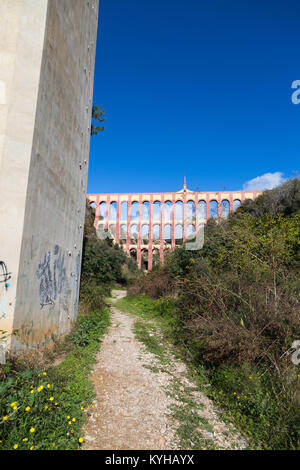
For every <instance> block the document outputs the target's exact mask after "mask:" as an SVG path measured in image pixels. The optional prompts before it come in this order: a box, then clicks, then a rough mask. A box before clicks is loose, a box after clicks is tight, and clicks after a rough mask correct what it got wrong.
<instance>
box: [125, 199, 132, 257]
mask: <svg viewBox="0 0 300 470" xmlns="http://www.w3.org/2000/svg"><path fill="white" fill-rule="evenodd" d="M130 224H131V194H129V195H128V212H127V240H126V252H127V254H128V255H129V253H130Z"/></svg>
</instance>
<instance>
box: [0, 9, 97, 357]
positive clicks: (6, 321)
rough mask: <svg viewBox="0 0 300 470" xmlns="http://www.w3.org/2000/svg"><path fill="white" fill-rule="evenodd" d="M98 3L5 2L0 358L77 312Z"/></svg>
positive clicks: (38, 342)
mask: <svg viewBox="0 0 300 470" xmlns="http://www.w3.org/2000/svg"><path fill="white" fill-rule="evenodd" d="M98 6H99V3H98V0H96V2H95V4H94V5H93V8H92V5H91V2H90V3H88V2H85V1H77V2H74V1H73V0H64V1H61V0H51V1H50V0H38V1H37V0H1V1H0V63H1V67H0V88H1V89H2V93H1V97H0V221H1V231H0V250H2V252H1V253H0V260H1V261H3V262H4V263H5V265H6V266H7V269H8V272H10V273H11V274H10V275H11V279H10V280H9V286H5V284H4V283H1V286H0V305H1V313H0V317H1V319H0V329H1V330H5V331H6V332H7V334H8V339H7V341H5V343H3V344H2V345H1V346H3V348H2V351H0V356H1V357H0V362H3V361H4V360H5V357H4V356H5V353H4V350H5V349H6V348H10V349H11V350H12V351H13V352H15V351H18V350H21V349H26V348H27V347H33V348H37V347H41V346H43V345H45V344H47V343H51V341H52V338H53V337H58V336H61V335H63V334H65V333H67V332H68V331H70V329H71V325H72V323H73V322H74V321H75V319H76V315H77V305H78V290H79V282H80V267H81V256H82V237H83V225H84V216H85V205H86V184H87V173H88V160H89V142H90V121H91V119H90V118H91V112H92V92H93V75H94V60H95V49H96V38H97V25H98ZM85 67H86V70H85ZM6 284H7V283H6ZM15 331H17V332H18V334H16V335H11V333H12V332H15Z"/></svg>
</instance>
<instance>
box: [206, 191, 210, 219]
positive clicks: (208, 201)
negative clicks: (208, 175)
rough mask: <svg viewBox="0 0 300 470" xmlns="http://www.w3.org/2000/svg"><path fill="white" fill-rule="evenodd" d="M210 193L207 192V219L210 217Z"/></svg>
mask: <svg viewBox="0 0 300 470" xmlns="http://www.w3.org/2000/svg"><path fill="white" fill-rule="evenodd" d="M209 203H210V200H209V193H206V221H208V219H209Z"/></svg>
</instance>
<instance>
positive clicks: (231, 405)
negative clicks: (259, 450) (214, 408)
mask: <svg viewBox="0 0 300 470" xmlns="http://www.w3.org/2000/svg"><path fill="white" fill-rule="evenodd" d="M299 240H300V182H299V180H298V179H295V180H291V181H288V182H287V183H285V184H284V185H282V186H281V187H279V188H276V189H273V190H272V191H265V192H264V193H263V194H262V195H261V196H260V197H259V198H257V199H256V200H255V201H253V202H251V201H250V202H249V201H247V202H245V203H244V204H243V205H242V206H241V207H240V208H239V209H238V210H237V211H236V212H235V213H233V214H230V216H229V217H228V219H227V220H209V221H208V223H207V226H206V228H205V243H204V247H203V248H202V249H201V250H199V251H188V250H186V249H185V247H183V248H180V249H176V250H175V251H174V252H173V253H172V254H171V255H170V256H168V258H167V259H166V262H165V264H164V266H163V267H159V268H158V269H157V270H156V271H155V272H153V273H149V274H148V276H146V277H144V278H143V277H140V278H139V280H138V283H137V285H136V286H133V287H132V288H131V293H132V294H137V293H141V292H145V293H146V294H147V295H149V296H150V297H152V298H155V299H157V298H160V297H161V296H162V295H163V296H164V295H172V297H173V299H174V311H175V312H176V314H177V319H178V324H179V326H180V328H176V340H177V341H178V342H180V343H181V344H184V346H185V348H187V349H188V350H189V353H190V354H191V357H193V360H194V363H195V364H196V365H197V364H202V365H203V364H204V365H205V367H206V368H207V370H208V373H209V375H210V378H211V379H212V381H213V384H214V385H215V393H216V395H217V397H218V400H219V401H220V402H221V403H222V404H223V405H224V406H226V408H228V410H229V411H230V413H231V414H233V415H234V416H235V418H237V420H238V422H239V424H240V426H241V427H242V428H247V429H248V430H249V433H250V434H251V435H253V436H254V435H255V436H256V437H255V438H256V440H257V442H258V441H259V440H261V442H262V444H263V446H265V447H266V448H296V447H298V446H299V434H298V433H299V427H298V425H297V422H298V423H299V422H300V416H299V396H300V395H299V383H300V382H299V376H300V374H299V366H298V367H297V366H296V365H294V364H293V363H292V361H291V345H292V343H293V341H295V340H298V339H299V338H300V303H299V298H300V275H299V272H300V269H299V268H300V242H299ZM161 285H163V286H167V287H169V291H168V289H166V290H163V289H161V287H160V286H161ZM226 368H227V369H226ZM244 368H248V370H249V371H250V372H249V375H250V376H257V377H262V379H261V381H259V386H258V388H256V389H255V390H256V391H255V392H253V393H252V392H251V390H250V389H249V386H250V385H251V383H250V382H249V380H248V379H247V380H246V376H244V375H243V374H242V373H241V371H242V370H244ZM224 370H227V373H228V378H229V377H230V378H231V380H232V381H233V382H235V381H236V380H238V381H239V380H241V383H239V387H237V384H236V385H235V386H236V390H233V388H234V387H233V386H229V384H228V381H227V380H224V377H225V375H224V373H223V371H224ZM239 377H240V379H239ZM251 386H252V385H251ZM228 387H229V388H228ZM234 392H236V393H240V394H242V393H243V394H244V395H246V396H247V397H248V396H249V399H248V400H247V403H246V402H243V403H238V404H237V403H236V401H234V402H233V401H232V400H233V398H234V396H235V395H233V394H234ZM255 394H256V395H257V398H255V396H256V395H255ZM258 397H260V398H258ZM262 397H265V399H267V400H268V404H267V405H266V401H265V399H263V398H262ZM251 423H255V425H254V424H253V425H252V424H251ZM268 427H269V428H270V429H271V428H272V429H273V430H274V432H273V431H272V432H271V431H270V430H269V431H267V429H268ZM254 428H255V429H256V431H255V432H254ZM268 433H269V434H268ZM268 435H269V437H268Z"/></svg>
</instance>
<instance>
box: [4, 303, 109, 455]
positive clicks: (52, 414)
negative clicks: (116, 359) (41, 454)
mask: <svg viewBox="0 0 300 470" xmlns="http://www.w3.org/2000/svg"><path fill="white" fill-rule="evenodd" d="M108 324H109V309H107V308H103V309H102V310H101V311H94V312H92V313H89V314H86V315H84V316H81V317H79V319H78V322H77V325H76V329H75V330H74V332H73V333H72V334H71V335H70V336H69V337H68V338H67V340H66V345H67V352H68V353H67V357H66V359H65V360H63V361H62V362H61V363H60V364H59V365H57V366H52V367H49V368H48V369H47V370H45V369H44V370H32V369H28V368H27V369H26V368H25V369H24V368H22V366H20V364H18V363H17V362H15V363H11V364H8V365H6V366H4V367H2V370H1V372H2V376H3V380H2V382H1V384H0V449H2V450H10V449H14V448H15V449H18V450H50V449H60V450H68V449H77V448H79V447H80V440H81V438H82V437H83V436H82V435H81V429H82V425H83V423H84V421H85V410H86V408H87V407H88V406H89V405H90V404H91V402H92V399H93V397H94V392H93V386H92V382H91V381H90V380H89V374H90V372H91V370H92V366H93V364H94V363H95V356H96V353H97V351H98V350H99V347H100V338H101V336H102V335H103V334H104V332H105V331H106V329H107V326H108ZM22 369H23V370H22Z"/></svg>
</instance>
